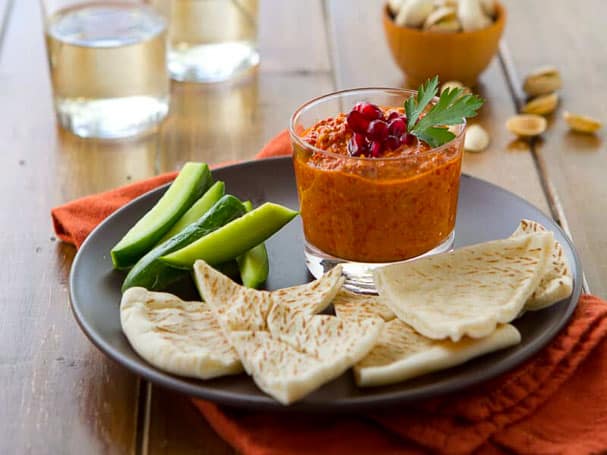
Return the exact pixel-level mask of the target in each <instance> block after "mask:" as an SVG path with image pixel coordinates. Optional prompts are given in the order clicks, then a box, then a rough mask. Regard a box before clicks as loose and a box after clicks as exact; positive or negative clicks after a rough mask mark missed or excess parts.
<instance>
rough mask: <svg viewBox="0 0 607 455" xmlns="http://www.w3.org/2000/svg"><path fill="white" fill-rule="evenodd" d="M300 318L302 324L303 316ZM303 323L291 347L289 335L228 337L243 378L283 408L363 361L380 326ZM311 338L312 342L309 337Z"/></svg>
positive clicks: (324, 318) (317, 319) (328, 319)
mask: <svg viewBox="0 0 607 455" xmlns="http://www.w3.org/2000/svg"><path fill="white" fill-rule="evenodd" d="M299 317H302V320H300V321H299V324H301V323H302V322H303V320H304V319H303V318H305V317H304V316H303V315H301V314H300V315H299ZM307 321H308V323H307V324H306V323H304V324H303V325H299V328H301V329H303V330H302V332H303V333H302V334H301V335H300V336H299V337H297V338H295V342H293V339H291V340H290V341H287V340H289V336H287V337H285V336H283V335H284V334H283V333H281V332H280V331H278V332H274V333H270V332H266V331H258V332H251V331H246V332H243V331H235V332H232V333H231V334H230V340H231V342H232V345H233V346H234V348H235V349H236V351H237V352H238V354H239V356H240V359H241V361H242V364H243V365H244V367H245V370H246V371H247V373H248V374H250V375H251V376H252V377H253V380H254V381H255V383H256V384H257V385H258V387H259V388H260V389H261V390H263V391H264V392H266V393H267V394H268V395H270V396H272V397H274V398H275V399H276V400H278V401H279V402H280V403H282V404H285V405H287V404H290V403H293V402H295V401H297V400H300V399H301V398H303V397H305V396H306V395H308V394H309V393H311V392H313V391H314V390H316V389H317V388H319V387H320V386H321V385H323V384H325V383H327V382H329V381H331V380H333V379H335V378H337V377H338V376H340V375H342V374H343V373H344V372H345V371H346V370H347V369H348V368H350V367H351V366H352V365H354V364H355V363H356V362H358V361H359V360H361V359H362V358H364V357H365V356H366V355H367V354H368V353H369V351H370V350H371V349H372V348H373V346H374V345H375V343H376V341H377V339H378V337H379V336H380V332H381V329H382V326H383V322H382V321H381V320H378V319H369V320H367V321H363V322H360V323H359V322H349V321H344V320H339V319H338V318H337V317H335V316H328V315H317V316H308V317H307ZM306 327H307V328H308V330H306ZM291 335H292V333H291ZM312 335H316V336H317V338H314V339H312V338H310V336H312Z"/></svg>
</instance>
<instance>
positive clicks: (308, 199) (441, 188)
mask: <svg viewBox="0 0 607 455" xmlns="http://www.w3.org/2000/svg"><path fill="white" fill-rule="evenodd" d="M363 104H364V105H368V104H369V103H359V105H357V106H359V109H362V108H360V105H363ZM370 106H373V107H374V108H375V109H381V111H382V115H383V118H384V119H386V121H385V122H383V123H384V124H389V125H390V128H389V131H388V132H387V133H386V131H384V130H385V129H386V127H385V125H384V126H382V125H380V126H379V127H377V128H376V129H377V130H378V132H377V134H373V133H374V125H369V124H368V123H369V122H367V123H365V124H364V125H363V126H362V127H361V128H364V129H365V130H366V131H370V133H369V134H366V135H365V136H364V137H362V138H361V135H360V134H359V133H357V132H355V131H354V130H353V129H352V125H353V124H354V125H357V124H356V123H353V120H352V115H351V114H352V113H350V114H348V116H346V114H343V113H342V114H338V115H337V116H335V117H333V118H326V119H324V120H321V121H319V122H317V123H316V124H315V125H313V126H312V127H311V128H309V129H307V130H306V131H304V132H302V134H300V135H299V137H300V139H301V141H297V140H296V141H294V144H293V147H294V156H293V160H294V168H295V177H296V181H297V190H298V195H299V202H300V210H301V217H302V221H303V226H304V234H305V237H306V240H307V241H308V242H309V243H310V244H311V245H313V246H314V247H316V248H318V249H320V250H321V251H323V252H324V253H327V254H329V255H332V256H335V257H338V258H340V259H347V260H350V261H357V262H393V261H399V260H404V259H409V258H413V257H416V256H419V255H421V254H423V253H426V252H428V251H430V250H432V249H433V248H435V247H437V246H438V245H440V244H441V243H442V242H443V241H445V240H446V239H447V238H448V237H449V235H450V234H451V232H452V231H453V229H454V226H455V215H456V209H457V197H458V189H459V180H460V172H461V160H462V151H463V134H460V135H459V136H458V137H456V138H455V139H454V140H453V141H451V142H449V143H447V144H445V145H444V146H442V147H439V148H436V149H433V148H431V147H430V146H429V145H428V144H426V143H424V142H422V141H419V140H418V139H417V138H415V137H413V136H411V135H409V134H408V133H406V131H405V130H402V127H403V125H401V124H400V123H399V122H393V121H394V120H396V119H397V118H399V117H400V118H401V119H402V117H403V115H404V114H403V110H402V108H395V107H380V108H378V107H377V106H374V105H370ZM363 108H364V106H363ZM356 109H357V108H356V107H355V110H356ZM369 109H370V108H369ZM357 120H360V118H359V117H356V116H355V118H354V122H356V121H357ZM404 120H405V124H404V127H405V128H406V119H404ZM393 133H394V134H393ZM378 144H379V145H378Z"/></svg>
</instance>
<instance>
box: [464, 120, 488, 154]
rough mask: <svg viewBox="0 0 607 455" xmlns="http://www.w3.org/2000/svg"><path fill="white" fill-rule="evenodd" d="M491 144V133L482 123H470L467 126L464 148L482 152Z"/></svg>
mask: <svg viewBox="0 0 607 455" xmlns="http://www.w3.org/2000/svg"><path fill="white" fill-rule="evenodd" d="M488 145H489V133H487V131H485V129H484V128H483V127H482V126H480V125H470V126H469V127H468V128H466V137H465V138H464V149H465V150H467V151H468V152H474V153H478V152H482V151H483V150H485V149H486V148H487V146H488Z"/></svg>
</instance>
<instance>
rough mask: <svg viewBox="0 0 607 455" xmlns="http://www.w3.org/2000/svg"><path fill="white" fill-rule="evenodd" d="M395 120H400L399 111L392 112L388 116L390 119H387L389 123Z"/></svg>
mask: <svg viewBox="0 0 607 455" xmlns="http://www.w3.org/2000/svg"><path fill="white" fill-rule="evenodd" d="M395 118H400V114H399V113H398V111H392V112H390V114H389V115H388V117H386V120H387V121H388V122H390V121H391V120H394V119H395Z"/></svg>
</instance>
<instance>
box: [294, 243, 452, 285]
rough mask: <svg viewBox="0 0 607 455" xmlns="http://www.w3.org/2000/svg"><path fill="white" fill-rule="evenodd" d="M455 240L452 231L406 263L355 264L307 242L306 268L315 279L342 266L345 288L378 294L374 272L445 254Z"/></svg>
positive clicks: (305, 250)
mask: <svg viewBox="0 0 607 455" xmlns="http://www.w3.org/2000/svg"><path fill="white" fill-rule="evenodd" d="M454 240H455V231H451V234H449V236H447V238H446V239H445V240H444V241H443V242H442V243H441V244H440V245H438V246H437V247H435V248H433V249H431V250H430V251H427V252H426V253H424V254H420V255H419V256H416V257H414V258H410V259H406V260H404V261H395V262H353V261H348V260H345V259H340V258H337V257H335V256H331V255H330V254H327V253H324V252H322V251H321V250H319V249H318V248H316V247H315V246H313V245H311V244H310V243H308V242H306V245H305V248H304V254H305V256H306V267H308V270H309V271H310V273H311V274H312V275H314V277H315V278H319V277H321V276H322V275H323V274H324V273H326V272H328V271H329V270H331V269H332V268H333V267H335V266H336V265H338V264H342V266H343V269H344V275H345V277H346V281H345V283H344V287H345V288H346V289H348V290H350V291H353V292H357V293H359V294H377V290H376V288H375V281H374V280H373V270H375V269H376V268H378V267H382V266H384V265H389V264H397V263H401V262H409V261H414V260H416V259H419V258H422V257H425V256H430V255H433V254H439V253H445V252H447V251H450V250H452V249H453V241H454Z"/></svg>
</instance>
